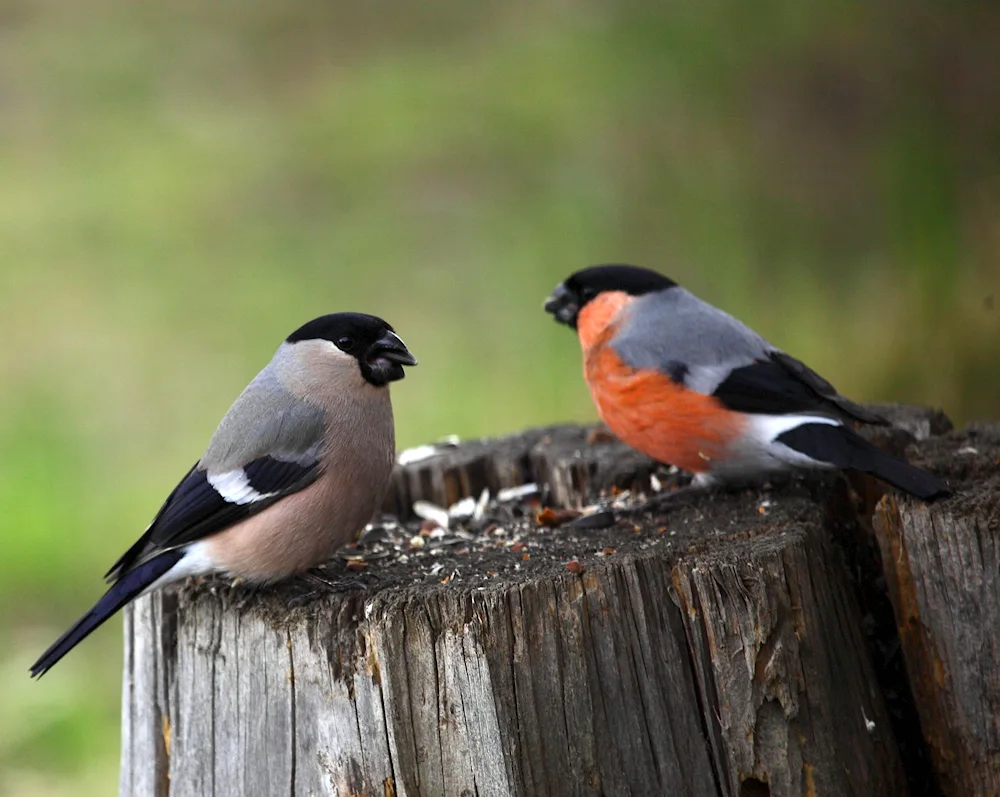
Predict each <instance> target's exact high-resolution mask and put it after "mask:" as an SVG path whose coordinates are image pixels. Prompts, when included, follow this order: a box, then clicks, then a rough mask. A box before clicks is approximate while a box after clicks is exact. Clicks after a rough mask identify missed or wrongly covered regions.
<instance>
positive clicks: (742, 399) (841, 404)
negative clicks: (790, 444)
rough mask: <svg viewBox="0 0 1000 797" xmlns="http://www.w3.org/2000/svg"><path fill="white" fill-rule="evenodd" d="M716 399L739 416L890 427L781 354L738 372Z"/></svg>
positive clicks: (724, 383) (717, 391) (823, 380)
mask: <svg viewBox="0 0 1000 797" xmlns="http://www.w3.org/2000/svg"><path fill="white" fill-rule="evenodd" d="M712 395H714V396H715V397H716V398H717V399H719V401H721V402H722V403H723V404H724V405H725V406H726V407H728V408H729V409H731V410H736V411H737V412H759V413H763V414H765V415H784V414H785V413H795V412H821V413H825V414H828V415H834V416H837V417H845V416H846V417H848V418H853V419H854V420H858V421H863V422H864V423H875V424H885V423H888V421H886V420H885V418H883V417H882V416H881V415H876V414H875V413H873V412H870V411H869V410H866V409H865V408H864V407H862V406H861V405H860V404H856V403H855V402H853V401H851V400H850V399H848V398H844V397H843V396H841V395H840V394H839V393H838V392H837V390H836V388H834V386H833V385H831V384H830V383H829V382H827V381H826V380H825V379H824V378H823V377H821V376H820V375H819V374H817V373H816V372H815V371H813V370H812V369H811V368H809V367H808V366H807V365H806V364H805V363H803V362H800V361H799V360H796V359H795V358H794V357H790V356H789V355H787V354H785V353H784V352H780V351H775V352H771V353H770V354H769V356H768V358H767V359H760V360H754V362H752V363H751V364H750V365H745V366H743V367H741V368H734V369H733V370H732V372H731V373H730V374H729V376H727V377H726V378H725V379H724V380H723V381H722V382H721V383H720V384H719V386H718V387H716V389H715V392H714V393H713V394H712Z"/></svg>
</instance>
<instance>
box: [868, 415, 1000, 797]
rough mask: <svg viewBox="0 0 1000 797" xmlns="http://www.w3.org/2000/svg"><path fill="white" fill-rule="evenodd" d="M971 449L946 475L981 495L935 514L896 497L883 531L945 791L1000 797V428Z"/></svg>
mask: <svg viewBox="0 0 1000 797" xmlns="http://www.w3.org/2000/svg"><path fill="white" fill-rule="evenodd" d="M935 442H936V443H939V441H935ZM962 443H963V445H960V446H959V447H958V449H957V453H956V454H955V455H954V457H953V458H952V459H951V461H950V462H949V463H948V467H947V470H946V473H948V475H949V476H950V477H951V480H952V481H969V480H971V479H976V478H978V480H979V484H978V486H977V489H976V490H975V491H972V492H971V493H970V494H969V495H967V496H961V499H962V500H952V501H948V502H945V503H943V504H939V505H936V506H933V507H931V508H930V509H926V508H923V507H918V506H916V505H914V504H912V503H910V502H906V501H899V500H897V499H896V498H895V496H893V495H886V496H885V497H884V498H883V499H882V500H881V502H880V503H879V505H878V508H877V512H876V514H875V531H876V534H877V537H878V543H879V547H880V549H881V553H882V560H883V562H884V563H885V575H886V581H887V584H888V588H889V596H890V598H891V600H892V605H893V610H894V612H895V616H896V622H897V625H898V627H899V638H900V642H901V644H902V648H903V654H904V656H905V659H906V665H907V669H908V671H909V676H910V683H911V686H912V689H913V695H914V698H915V700H916V703H917V707H918V709H919V711H920V716H921V720H922V725H923V729H924V735H925V737H926V739H927V742H928V743H929V745H930V751H931V756H932V758H933V761H934V764H935V768H936V770H937V772H938V776H939V778H940V781H941V786H942V789H943V791H944V792H945V793H946V794H949V795H950V794H955V795H974V794H975V795H997V794H1000V428H998V426H992V427H983V426H978V427H977V426H973V427H971V428H969V429H968V430H966V432H965V434H964V438H963V440H962ZM951 450H954V449H953V448H952V447H951V446H949V447H948V448H947V449H945V451H946V452H948V453H950V451H951Z"/></svg>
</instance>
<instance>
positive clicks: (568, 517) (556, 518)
mask: <svg viewBox="0 0 1000 797" xmlns="http://www.w3.org/2000/svg"><path fill="white" fill-rule="evenodd" d="M581 514H582V513H581V512H580V511H578V510H576V509H553V508H552V507H548V506H547V507H545V509H543V510H542V511H541V512H539V513H538V514H537V515H535V522H536V523H537V524H538V525H539V526H545V527H546V528H551V529H554V528H557V527H558V526H561V525H562V524H563V523H569V522H570V521H573V520H576V519H577V518H578V517H580V515H581Z"/></svg>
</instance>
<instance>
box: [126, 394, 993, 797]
mask: <svg viewBox="0 0 1000 797" xmlns="http://www.w3.org/2000/svg"><path fill="white" fill-rule="evenodd" d="M881 409H885V408H881ZM889 410H890V412H891V414H892V416H893V419H894V421H897V422H898V423H899V424H900V425H901V426H904V427H906V429H907V430H908V431H901V430H899V429H896V430H888V431H879V432H878V434H879V435H881V439H879V442H880V444H884V445H886V446H887V447H889V448H894V449H895V450H899V451H903V450H905V451H906V452H907V454H908V455H909V456H910V458H911V459H912V460H913V461H915V462H916V463H917V464H923V465H929V466H931V467H932V468H933V469H935V470H939V471H941V472H943V473H944V474H945V475H947V476H948V477H949V479H950V480H951V481H952V483H953V484H954V485H955V486H957V487H959V488H960V495H959V496H957V497H956V498H953V499H949V500H947V501H945V502H941V503H939V504H937V505H935V506H934V507H933V508H932V509H928V507H927V506H926V505H924V504H921V503H919V502H913V501H909V500H908V499H903V498H899V499H897V500H896V501H895V503H893V504H891V506H892V507H894V508H895V509H894V510H893V511H895V512H900V513H904V514H903V515H902V517H911V516H912V517H915V518H919V517H924V518H926V517H928V513H929V512H930V511H934V512H937V511H939V509H938V508H940V511H942V512H950V513H951V515H950V516H954V517H956V518H962V519H963V522H971V521H969V518H970V517H972V516H971V515H968V514H967V500H966V493H967V492H968V493H969V494H970V495H971V494H972V493H974V492H975V491H976V490H977V489H978V488H977V486H976V485H977V484H978V482H979V481H981V479H982V473H981V470H982V467H984V463H983V462H979V461H978V460H977V461H976V462H977V463H978V464H976V463H973V465H970V466H969V467H968V468H967V469H966V470H961V469H959V468H956V467H954V466H953V465H952V464H951V463H953V462H954V461H956V458H957V457H960V456H962V455H959V454H957V453H956V452H957V451H958V450H959V449H960V448H962V447H963V446H964V445H965V443H966V442H967V441H966V439H965V437H963V435H965V434H967V433H951V434H950V435H947V434H945V435H943V433H944V432H946V431H947V426H948V424H947V421H946V419H943V418H942V416H940V415H939V414H937V415H935V414H933V413H930V412H928V411H925V410H919V409H913V408H889ZM994 434H995V433H994ZM911 435H916V436H918V437H920V438H928V437H929V439H927V440H925V441H924V442H921V443H916V444H915V443H913V440H914V438H913V436H911ZM942 435H943V436H942ZM983 456H985V454H984V455H983ZM675 478H676V477H675V476H674V475H672V474H670V473H668V472H667V471H665V469H663V468H662V467H661V466H658V465H657V464H656V463H653V462H651V461H650V460H648V459H647V458H645V457H643V456H641V455H639V454H637V453H635V452H632V451H630V450H629V449H627V448H625V447H624V446H622V445H621V444H619V443H618V442H616V441H615V440H614V439H613V438H611V437H610V436H609V435H608V434H607V433H606V432H604V431H603V430H601V429H599V428H596V429H594V428H592V429H581V428H578V427H556V428H551V429H537V430H531V431H528V432H525V433H524V434H521V435H516V436H512V437H509V438H502V439H499V440H490V441H473V442H469V443H462V444H460V445H458V446H457V447H454V446H442V447H441V448H440V449H439V451H438V452H437V453H436V455H435V456H432V457H430V458H426V459H423V460H420V461H417V462H413V463H412V464H408V465H406V466H405V467H400V468H397V472H396V473H395V474H394V477H393V484H392V487H391V489H390V492H389V496H388V497H387V501H386V509H387V511H390V512H393V513H394V514H397V515H399V516H400V517H401V518H402V520H403V521H404V522H403V524H400V523H398V522H393V521H392V520H391V519H388V518H386V519H385V520H384V522H382V523H380V524H377V525H376V527H375V528H373V529H372V530H371V531H370V532H369V533H368V534H367V535H366V536H365V538H364V539H363V540H362V542H361V543H359V544H357V545H355V546H349V547H348V548H347V549H345V550H344V551H343V552H342V555H341V556H340V557H339V558H338V560H337V561H335V562H333V563H331V564H329V565H328V566H327V567H326V569H325V571H324V574H325V577H326V578H327V579H329V580H330V582H331V583H330V585H326V586H324V585H316V584H315V583H313V582H307V581H304V580H301V579H296V580H292V581H289V582H286V583H284V584H281V585H278V586H277V587H275V588H272V589H267V590H261V591H259V592H252V591H250V590H247V589H245V588H242V587H235V588H231V587H230V586H228V585H227V584H226V583H225V582H222V581H218V580H209V581H206V582H204V583H199V584H188V585H184V586H181V587H176V588H171V589H167V590H164V591H163V592H160V593H157V594H154V595H151V596H147V597H145V598H143V599H141V600H140V601H137V602H136V604H135V605H134V606H133V607H130V608H129V610H128V611H127V612H126V620H125V638H126V653H125V678H124V686H123V707H122V715H123V738H122V774H121V794H122V795H270V794H293V795H313V794H316V795H380V796H383V795H411V796H412V795H427V796H428V797H436V796H437V795H549V794H552V795H562V794H567V795H569V794H573V795H577V794H579V795H605V794H607V795H612V794H614V795H628V794H634V795H659V794H664V795H674V794H677V795H733V796H734V797H736V796H739V797H755V796H756V795H766V794H770V795H796V796H798V795H812V794H815V795H839V794H844V795H905V794H907V793H912V794H914V795H918V794H935V793H938V792H936V791H935V789H936V788H937V786H936V784H934V783H928V782H927V779H926V778H923V777H922V776H921V775H920V771H919V767H915V766H911V759H913V760H916V759H917V758H918V757H919V756H920V755H926V752H927V751H926V749H919V750H915V749H913V745H912V744H907V745H902V744H897V738H902V737H901V736H900V734H899V728H900V727H902V726H904V725H913V724H914V723H915V724H916V725H918V726H919V725H920V718H918V716H917V713H916V709H914V705H915V706H916V707H917V708H919V710H920V712H921V717H930V716H931V715H928V714H927V713H926V712H928V711H929V710H932V709H934V707H937V708H936V709H934V710H937V711H938V714H937V715H934V716H936V717H938V718H943V719H942V721H943V722H944V721H948V722H947V727H948V731H947V734H944V735H942V739H945V740H947V742H948V745H951V746H949V747H948V749H949V750H950V749H952V747H953V746H954V745H955V742H954V739H955V738H963V739H964V738H965V736H963V734H968V733H971V734H972V736H971V738H972V739H973V741H974V742H975V744H978V747H977V746H975V745H974V746H973V748H972V750H973V752H972V753H970V754H969V755H968V756H967V758H968V759H969V761H970V762H971V764H972V765H975V766H980V767H983V766H994V774H995V761H996V759H995V748H996V745H995V739H996V727H995V724H994V725H989V723H988V720H990V721H991V720H993V715H992V714H987V713H986V705H987V703H986V701H987V700H988V699H995V697H996V695H995V690H994V691H991V689H990V688H986V687H983V686H980V687H979V688H978V691H977V690H976V689H975V688H972V687H969V686H968V685H967V681H968V680H970V679H971V676H970V675H968V673H965V674H962V675H959V674H958V672H957V670H956V671H951V670H949V673H950V675H949V678H947V679H945V680H944V683H942V684H941V685H940V688H941V689H955V690H962V689H963V688H964V689H965V694H963V698H962V700H959V701H958V702H957V703H955V702H953V701H952V700H951V699H950V698H949V699H948V700H944V699H937V700H935V699H934V698H935V697H937V696H936V695H932V696H931V697H930V698H928V697H927V695H925V694H924V693H923V692H922V691H921V690H920V689H919V688H915V691H916V699H915V701H909V702H908V699H907V696H908V695H909V686H908V684H906V683H905V682H903V683H887V682H886V677H885V675H884V673H883V672H882V669H880V668H879V666H876V664H877V662H876V663H875V664H873V661H874V659H873V644H874V643H873V638H874V636H877V634H873V631H872V627H871V626H872V621H871V618H870V617H869V616H868V613H867V610H862V609H861V608H859V605H860V604H859V598H858V594H859V593H858V590H857V588H856V587H857V581H858V578H857V573H855V572H853V570H852V569H851V568H850V567H845V564H844V562H845V561H847V562H850V561H851V560H850V557H849V556H846V557H845V555H844V551H843V550H842V547H841V546H843V545H844V544H849V543H845V542H844V541H845V540H850V539H851V535H849V534H844V533H843V532H844V529H845V528H848V527H849V528H851V529H855V530H859V531H858V535H859V536H860V535H863V534H864V533H865V530H866V529H867V530H868V531H869V532H870V528H871V524H870V520H871V509H872V506H873V505H874V501H875V500H876V499H877V498H878V497H879V495H880V492H881V490H880V489H879V488H877V487H876V486H873V483H870V482H866V483H864V484H862V485H861V486H860V488H859V490H860V492H859V493H858V494H860V496H861V497H860V498H857V497H855V498H854V499H851V498H850V497H849V496H850V495H852V493H849V492H848V490H847V489H846V482H845V481H844V480H843V479H842V478H841V477H839V476H836V475H828V476H824V477H822V478H816V477H810V478H808V479H795V480H790V481H787V482H782V483H780V484H776V485H773V486H766V485H761V486H758V487H754V488H748V489H746V490H744V491H741V492H740V491H737V492H729V493H719V494H712V495H707V496H703V497H701V498H699V499H697V500H694V501H692V502H691V503H690V504H687V505H682V506H678V507H675V508H673V509H671V510H669V511H664V512H661V513H658V514H654V515H653V516H649V515H641V516H636V517H635V518H634V522H632V520H629V521H620V522H618V523H616V524H614V525H611V526H607V527H604V528H578V527H574V526H570V525H558V526H557V524H559V523H560V522H561V521H564V520H566V519H567V518H569V517H571V516H573V514H574V513H568V512H548V513H545V514H544V515H543V516H542V520H544V521H545V523H546V524H549V525H539V523H538V522H537V520H536V515H537V514H538V509H539V506H538V504H539V501H541V502H544V503H545V504H546V505H551V506H553V507H557V508H561V507H577V508H579V507H584V506H588V505H590V504H592V503H594V502H595V501H597V500H599V499H600V498H602V497H606V496H607V495H608V494H609V492H611V491H622V490H625V491H632V495H631V497H629V496H628V495H626V496H623V497H620V498H619V502H620V503H622V504H624V505H627V504H629V502H630V501H633V500H634V499H635V497H636V495H635V494H636V493H637V492H649V491H650V490H651V489H652V488H651V485H653V486H655V485H657V484H662V485H663V486H665V487H666V488H667V489H669V486H670V484H671V482H672V481H673V480H674V479H675ZM529 482H535V483H537V484H538V485H539V489H540V495H535V496H532V495H530V494H529V495H527V496H521V497H518V496H517V495H513V494H505V493H503V492H501V491H503V490H504V489H505V488H512V487H517V486H519V485H522V484H525V483H529ZM484 489H488V490H489V491H490V496H491V497H492V500H491V501H490V502H489V503H488V504H487V503H482V502H481V503H480V511H479V512H478V513H475V514H473V512H472V505H473V504H475V499H479V498H480V497H481V494H482V491H483V490H484ZM498 493H500V496H499V498H500V499H502V500H499V501H498V500H497V497H498ZM858 494H853V495H858ZM466 497H471V498H472V499H473V500H472V501H470V502H467V503H468V504H469V506H462V507H456V508H455V510H454V511H453V513H452V517H451V518H450V519H449V520H448V521H446V522H447V528H441V527H436V526H435V524H434V522H432V521H427V520H423V521H422V520H421V518H419V517H415V516H414V510H413V507H414V503H415V502H418V501H430V502H432V503H434V504H437V505H439V506H441V507H449V506H451V505H453V504H455V503H456V502H458V501H460V499H463V498H466ZM968 500H971V498H969V499H968ZM868 501H871V502H872V506H869V505H868V503H867V502H868ZM887 506H890V504H888V503H883V504H881V505H880V509H884V508H885V507H887ZM859 507H860V511H859ZM981 509H982V512H983V514H982V518H984V520H983V521H982V523H980V521H978V520H977V521H975V522H976V523H980V525H977V526H976V528H977V529H981V532H982V533H981V534H980V537H981V538H982V537H983V535H987V532H989V530H990V529H992V532H990V533H992V534H994V535H995V534H996V531H997V528H996V527H997V523H996V517H997V513H996V507H995V505H982V506H981ZM421 513H422V514H424V515H430V516H434V512H433V509H431V511H427V510H426V509H423V508H421ZM469 515H472V516H471V517H469ZM976 517H979V516H976ZM442 522H444V521H443V519H442ZM915 522H917V523H919V522H920V521H915ZM990 524H992V525H990ZM898 525H899V524H897V526H898ZM903 525H905V523H904V524H903ZM956 528H957V527H956ZM901 533H903V532H901ZM952 533H958V532H952ZM883 536H885V535H884V534H883V533H882V532H881V531H880V542H881V538H882V537H883ZM835 540H836V541H837V544H835ZM993 550H995V549H993ZM992 561H993V562H994V564H993V570H992V572H991V573H990V574H989V575H990V577H993V578H995V576H996V566H995V559H994V560H992ZM983 562H984V567H986V568H988V567H989V566H990V565H989V564H986V558H985V556H984V557H983ZM984 573H985V570H984ZM982 578H983V579H984V580H986V579H987V576H986V575H983V577H982ZM993 584H994V587H995V581H994V582H993ZM966 586H967V588H968V589H967V591H968V592H969V593H970V594H971V593H972V592H974V590H975V585H974V584H967V585H966ZM921 600H925V601H927V602H929V603H928V605H936V602H937V601H939V600H941V597H940V596H939V595H937V594H936V593H934V592H933V591H930V592H928V595H927V596H926V597H924V596H921ZM920 606H921V618H924V617H927V616H935V617H937V616H938V615H933V611H932V610H931V609H929V608H925V607H924V604H920ZM983 610H984V614H983V615H981V616H980V617H979V618H977V619H978V621H979V622H982V621H983V618H986V617H992V618H993V620H987V621H988V622H993V623H994V624H995V620H996V614H989V615H987V614H985V612H986V607H983ZM936 611H940V609H937V610H936ZM989 611H994V609H989ZM955 614H956V613H955V612H952V613H951V614H942V615H940V618H939V619H940V620H941V622H945V621H947V622H952V623H959V624H960V623H961V622H962V620H963V618H961V617H957V616H955ZM932 627H933V624H932ZM878 633H882V634H888V635H889V637H891V638H889V639H880V640H878V642H879V644H884V645H887V646H889V647H891V646H892V644H897V645H898V641H897V642H895V643H894V640H895V636H894V629H891V630H885V629H882V630H880V631H879V632H878ZM959 639H960V640H964V639H966V637H959ZM903 644H904V647H905V648H906V650H905V653H906V661H907V665H908V666H911V667H918V666H919V665H918V664H916V663H915V662H917V661H919V658H917V657H915V656H914V655H913V654H911V652H910V650H909V647H908V646H907V643H906V639H905V636H904V638H903ZM994 644H995V643H993V641H992V640H990V641H989V645H988V647H989V650H991V651H993V650H995V648H994V647H992V646H993V645H994ZM918 652H919V651H918ZM988 658H989V657H988V656H986V655H981V656H978V657H977V656H973V655H965V656H964V658H963V657H962V656H961V655H960V654H956V656H955V657H954V658H947V659H945V661H947V662H948V664H949V665H950V666H951V665H952V664H953V666H955V667H957V668H959V669H960V668H961V666H962V665H963V663H965V664H967V663H969V662H970V661H972V660H975V664H976V666H978V665H979V664H983V663H984V662H985V661H986V659H988ZM994 661H995V658H994ZM984 666H985V664H984ZM932 674H933V672H932ZM990 677H991V678H992V679H993V680H992V682H991V683H992V687H995V685H996V679H997V669H996V665H995V664H994V665H993V670H992V675H991V676H990ZM963 678H964V679H965V680H963ZM939 680H941V679H939ZM904 681H905V679H904ZM900 695H903V699H900ZM963 700H964V702H962V701H963ZM977 701H978V703H977ZM973 704H978V705H979V706H980V709H981V711H980V713H979V714H978V715H973V717H974V720H973V721H972V722H971V723H970V722H964V724H963V722H960V721H959V718H963V719H964V718H967V717H968V715H969V711H970V708H969V706H970V705H973ZM941 705H945V706H946V707H950V706H955V708H954V710H946V709H941V708H940V706H941ZM928 706H930V708H929V707H928ZM907 712H910V713H909V714H908V713H907ZM926 722H927V719H924V724H925V725H926ZM970 728H971V730H970ZM976 734H978V736H977V735H976ZM929 741H930V743H931V744H930V746H931V753H930V758H931V759H932V760H933V761H934V763H935V765H936V766H938V768H939V771H940V772H941V773H942V777H941V781H940V782H941V784H943V785H944V786H945V787H946V788H948V787H949V785H950V784H951V783H952V779H951V778H952V775H951V774H949V773H950V771H951V770H949V769H948V768H947V762H948V761H951V759H947V755H944V756H942V755H941V754H940V753H939V752H938V751H937V750H935V749H934V745H935V742H934V739H929ZM901 751H902V754H901ZM991 755H992V756H994V757H993V758H991ZM946 759H947V761H946ZM954 782H955V783H961V784H968V783H973V782H974V781H970V780H955V781H954ZM981 782H982V783H987V782H992V781H988V780H982V781H981ZM948 793H949V794H951V793H954V794H973V793H986V792H975V791H968V790H966V791H950V790H949V791H948Z"/></svg>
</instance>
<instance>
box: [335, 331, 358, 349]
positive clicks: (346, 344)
mask: <svg viewBox="0 0 1000 797" xmlns="http://www.w3.org/2000/svg"><path fill="white" fill-rule="evenodd" d="M337 348H338V349H342V350H343V351H350V350H351V349H353V348H354V338H352V337H350V336H348V335H344V337H342V338H338V339H337Z"/></svg>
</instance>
